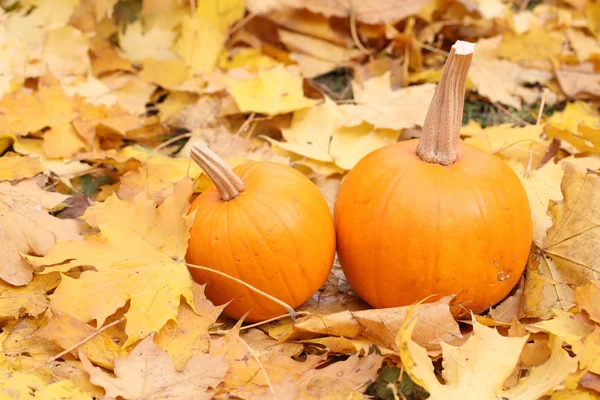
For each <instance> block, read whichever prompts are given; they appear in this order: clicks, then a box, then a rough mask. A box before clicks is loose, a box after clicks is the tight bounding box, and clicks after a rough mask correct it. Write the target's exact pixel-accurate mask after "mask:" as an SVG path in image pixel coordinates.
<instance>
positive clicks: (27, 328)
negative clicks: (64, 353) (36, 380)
mask: <svg viewBox="0 0 600 400" xmlns="http://www.w3.org/2000/svg"><path fill="white" fill-rule="evenodd" d="M45 322H47V321H46V320H45V317H44V316H41V317H39V318H32V317H27V318H22V319H20V320H18V322H17V323H16V324H15V326H14V327H12V329H10V333H9V334H8V335H7V336H6V338H5V339H4V341H3V342H2V349H3V353H4V355H6V360H7V361H8V364H9V365H12V366H16V365H19V366H21V365H25V363H24V360H23V359H24V358H29V359H30V360H32V361H33V362H35V364H36V366H37V365H40V364H42V363H44V362H46V360H48V358H50V357H53V356H55V355H56V354H58V353H60V352H61V348H60V347H59V346H57V345H55V344H54V343H53V342H51V341H50V340H46V339H44V338H40V337H37V336H35V332H36V331H37V330H39V329H40V327H41V326H42V325H44V324H45Z"/></svg>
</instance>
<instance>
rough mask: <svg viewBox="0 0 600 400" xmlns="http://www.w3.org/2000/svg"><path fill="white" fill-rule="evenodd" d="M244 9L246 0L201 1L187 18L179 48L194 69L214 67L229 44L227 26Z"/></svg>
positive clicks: (237, 17) (204, 69)
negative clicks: (227, 43)
mask: <svg viewBox="0 0 600 400" xmlns="http://www.w3.org/2000/svg"><path fill="white" fill-rule="evenodd" d="M244 12H245V7H244V2H243V1H242V0H225V1H219V0H205V1H202V2H199V3H198V4H197V6H196V12H195V14H193V15H192V16H185V17H184V18H183V21H182V28H181V36H180V38H179V40H178V42H177V50H178V52H179V54H181V56H182V57H183V59H184V60H185V62H186V63H187V65H188V66H190V67H191V68H192V70H194V71H195V72H205V73H208V72H210V71H212V69H213V68H214V66H215V64H216V63H217V60H218V59H219V56H220V54H221V50H222V49H223V45H224V44H225V38H226V36H225V35H226V33H227V30H228V29H229V27H230V26H231V25H233V24H234V23H235V22H237V21H238V20H240V19H241V18H242V17H243V16H244ZM198 27H202V29H199V28H198Z"/></svg>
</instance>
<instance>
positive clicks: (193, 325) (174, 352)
mask: <svg viewBox="0 0 600 400" xmlns="http://www.w3.org/2000/svg"><path fill="white" fill-rule="evenodd" d="M193 292H194V309H195V310H196V311H194V309H192V308H191V307H190V306H189V305H187V303H185V302H183V301H182V304H181V306H180V307H179V313H178V315H177V319H176V320H171V321H169V322H168V323H167V324H166V325H165V326H164V327H163V328H162V329H161V330H160V332H157V333H156V334H155V335H154V343H156V345H157V346H158V347H160V348H161V349H163V350H165V351H166V352H167V353H169V355H170V356H171V359H172V360H173V364H174V365H175V369H177V371H183V370H184V369H185V365H186V364H187V362H188V360H189V359H190V357H192V356H193V355H194V354H202V353H208V351H209V348H210V343H209V342H210V334H209V333H208V329H209V328H210V327H211V325H212V324H213V323H214V322H215V321H216V320H217V318H218V316H219V315H220V314H221V312H222V311H223V308H225V305H221V306H215V305H213V304H212V303H211V302H210V301H209V300H208V299H207V298H206V297H205V296H204V286H200V285H197V284H194V288H193Z"/></svg>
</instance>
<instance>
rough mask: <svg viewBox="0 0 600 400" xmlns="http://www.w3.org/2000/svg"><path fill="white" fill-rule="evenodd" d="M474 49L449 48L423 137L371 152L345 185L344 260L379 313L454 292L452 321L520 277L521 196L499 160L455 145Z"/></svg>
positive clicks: (525, 229) (490, 301) (524, 207)
mask: <svg viewBox="0 0 600 400" xmlns="http://www.w3.org/2000/svg"><path fill="white" fill-rule="evenodd" d="M473 48H474V45H473V44H471V43H468V42H461V41H458V42H457V43H456V44H455V45H454V46H453V48H452V51H451V53H450V56H449V58H448V60H447V62H446V65H445V67H444V71H443V74H442V78H441V80H440V83H439V85H438V87H437V90H436V93H435V95H434V97H433V100H432V103H431V106H430V108H429V111H428V114H427V118H426V121H425V123H424V125H423V132H422V135H421V138H420V139H418V140H417V139H415V140H409V141H404V142H398V143H394V144H391V145H388V146H385V147H383V148H380V149H378V150H376V151H374V152H372V153H370V154H368V155H367V156H365V157H364V158H363V159H362V160H360V161H359V162H358V164H357V165H356V166H355V167H354V168H353V169H352V171H350V173H349V174H348V176H347V177H346V179H345V181H344V182H343V183H342V186H341V188H340V191H339V194H338V197H337V200H336V204H335V210H334V219H335V227H336V232H337V242H338V256H339V259H340V263H341V266H342V268H343V270H344V272H345V274H346V277H347V278H348V281H349V282H350V284H351V285H352V287H353V288H354V290H355V291H356V292H357V293H358V294H359V295H360V296H361V297H362V298H363V299H364V300H365V301H367V302H368V303H369V304H371V305H372V306H374V307H378V308H381V307H396V306H405V305H409V304H412V303H413V302H416V301H419V300H423V299H425V298H427V297H428V296H431V295H437V296H433V297H431V298H430V299H429V301H434V300H436V299H438V298H439V297H440V296H445V295H450V294H456V295H457V297H456V298H455V299H454V301H453V306H452V311H453V313H454V314H462V313H465V312H467V311H469V310H472V311H473V312H475V313H479V312H482V311H484V310H486V309H487V308H488V307H490V306H492V305H494V304H495V303H497V302H498V301H500V300H502V299H503V298H504V297H505V296H506V295H507V294H508V293H509V292H510V291H511V289H512V288H513V287H514V285H515V284H516V283H517V282H518V281H519V278H520V277H521V275H522V273H523V270H524V267H525V264H526V260H527V257H528V254H529V248H530V245H531V235H532V223H531V211H530V208H529V202H528V200H527V195H526V193H525V190H524V188H523V186H522V184H521V182H520V181H519V179H518V178H517V176H516V175H515V174H514V172H513V171H512V169H510V168H509V167H508V166H507V165H506V164H505V163H504V162H503V161H502V160H500V159H499V158H497V157H496V156H493V155H491V154H489V153H486V152H484V151H482V150H479V149H477V148H474V147H471V146H468V145H466V144H462V143H459V130H460V126H461V121H462V109H463V103H464V92H465V85H466V78H467V73H468V70H469V66H470V63H471V58H472V53H473Z"/></svg>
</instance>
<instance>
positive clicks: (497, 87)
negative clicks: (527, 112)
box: [469, 36, 552, 109]
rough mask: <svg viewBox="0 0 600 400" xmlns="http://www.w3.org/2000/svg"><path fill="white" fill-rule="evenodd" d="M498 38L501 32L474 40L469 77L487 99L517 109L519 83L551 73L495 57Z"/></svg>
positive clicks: (518, 104) (540, 78) (534, 79)
mask: <svg viewBox="0 0 600 400" xmlns="http://www.w3.org/2000/svg"><path fill="white" fill-rule="evenodd" d="M501 40H503V39H502V37H501V36H496V37H493V38H489V39H480V40H479V41H478V42H477V50H476V51H475V53H474V54H473V62H472V65H471V69H470V70H469V78H470V79H471V80H472V82H473V84H474V85H475V86H476V87H477V92H478V93H479V94H481V95H482V96H485V97H487V98H488V99H490V101H492V102H496V101H497V102H500V103H502V104H506V105H509V106H512V107H514V108H516V109H520V108H521V97H520V94H521V92H522V91H523V90H524V89H523V87H522V86H521V85H522V84H525V83H535V82H539V83H545V82H547V81H548V80H550V78H551V77H552V74H551V73H550V72H547V71H541V70H537V69H532V68H524V67H522V66H520V65H518V64H514V63H511V62H510V61H508V60H502V59H499V58H498V56H499V55H498V48H499V45H500V42H501ZM498 76H502V79H498Z"/></svg>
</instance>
